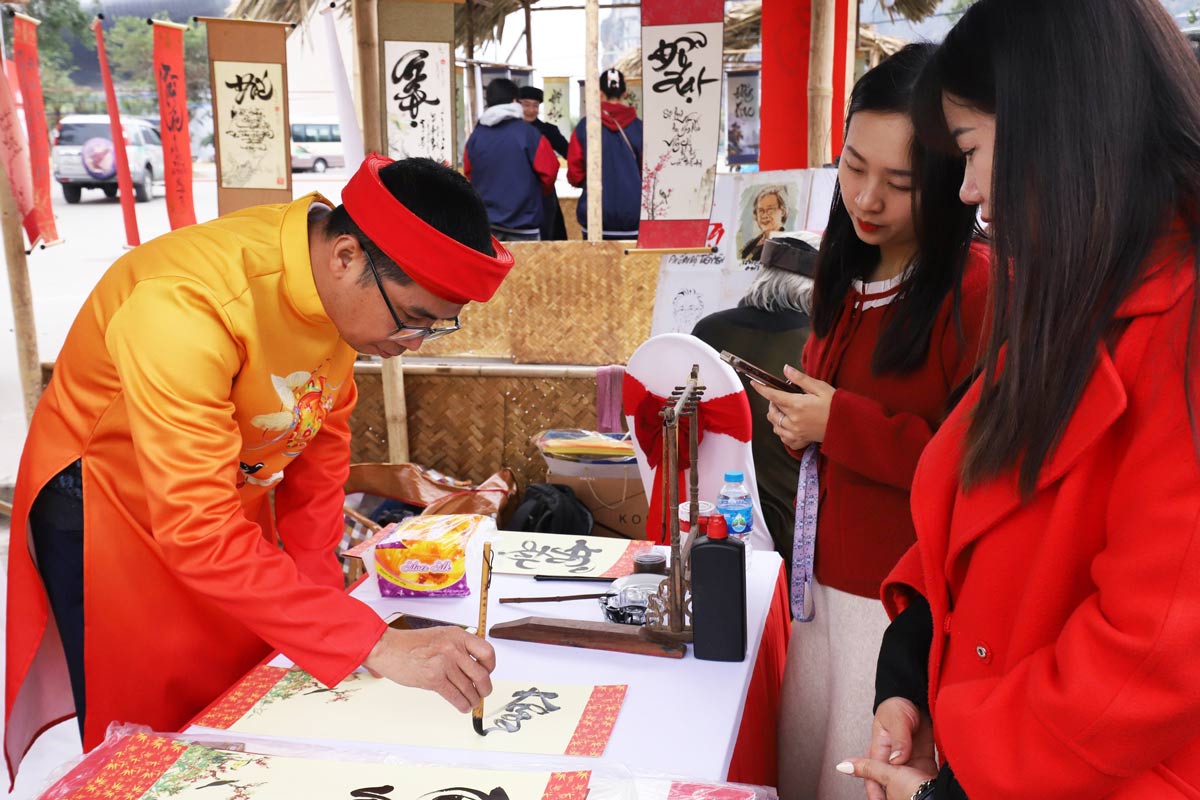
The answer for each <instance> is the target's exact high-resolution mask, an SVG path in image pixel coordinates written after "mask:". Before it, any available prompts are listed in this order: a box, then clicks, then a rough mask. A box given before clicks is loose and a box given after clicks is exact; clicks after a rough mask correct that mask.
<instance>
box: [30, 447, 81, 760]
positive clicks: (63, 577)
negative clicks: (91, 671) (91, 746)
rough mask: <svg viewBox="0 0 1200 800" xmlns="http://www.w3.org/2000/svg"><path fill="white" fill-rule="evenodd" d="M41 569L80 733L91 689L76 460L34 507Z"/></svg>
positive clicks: (34, 534) (32, 518)
mask: <svg viewBox="0 0 1200 800" xmlns="http://www.w3.org/2000/svg"><path fill="white" fill-rule="evenodd" d="M29 530H30V531H31V533H32V538H33V547H34V552H35V553H36V555H37V564H38V572H40V573H41V576H42V582H43V583H44V584H46V593H47V594H48V595H49V596H50V609H51V611H53V613H54V621H55V622H56V623H57V624H58V635H59V637H61V639H62V645H63V652H64V653H65V654H66V657H67V671H68V672H69V673H70V676H71V694H72V695H74V697H75V712H76V714H77V721H78V723H79V735H80V736H81V737H82V736H83V719H84V714H85V711H86V702H85V701H86V695H85V691H84V687H85V684H84V679H83V479H82V474H81V469H80V464H79V462H78V461H76V462H75V463H74V464H72V465H71V466H69V467H67V468H66V469H65V470H63V471H62V472H60V473H59V474H58V475H56V476H55V477H54V478H52V479H51V480H50V482H49V483H47V484H46V486H45V487H44V488H43V489H42V491H41V492H39V493H38V496H37V499H36V500H34V502H33V507H32V508H31V509H30V510H29Z"/></svg>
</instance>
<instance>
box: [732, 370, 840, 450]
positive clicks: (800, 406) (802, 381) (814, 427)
mask: <svg viewBox="0 0 1200 800" xmlns="http://www.w3.org/2000/svg"><path fill="white" fill-rule="evenodd" d="M783 373H784V375H786V376H787V379H788V380H789V381H791V382H792V383H794V384H795V385H796V386H797V387H799V388H800V389H802V390H803V394H801V393H800V392H783V391H780V390H779V389H772V388H770V387H768V386H763V385H762V384H759V383H752V384H750V385H751V386H753V387H754V391H756V392H758V393H759V394H760V395H762V396H763V397H765V398H767V400H768V401H770V403H771V405H770V407H769V408H768V409H767V422H770V423H771V426H772V429H773V430H774V431H775V435H776V436H778V437H779V440H780V441H781V442H783V443H784V444H785V445H787V446H788V447H790V448H791V449H792V450H803V449H804V448H806V447H808V446H809V445H810V444H812V443H813V442H823V441H825V429H826V427H828V425H829V406H830V404H831V403H832V401H833V393H834V392H835V391H836V390H835V389H834V388H833V387H832V386H830V385H829V384H828V383H825V381H819V380H817V379H816V378H810V377H809V376H808V375H805V374H804V373H803V372H801V371H800V370H798V369H793V368H792V367H789V366H785V367H784V368H783Z"/></svg>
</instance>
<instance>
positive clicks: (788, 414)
mask: <svg viewBox="0 0 1200 800" xmlns="http://www.w3.org/2000/svg"><path fill="white" fill-rule="evenodd" d="M932 50H933V47H932V45H910V46H909V47H906V48H904V49H903V50H901V51H900V52H899V53H897V54H895V55H893V56H892V57H890V58H889V59H887V60H886V61H884V62H883V63H882V64H880V65H879V66H878V67H876V68H875V69H874V70H872V71H871V72H869V73H867V74H866V75H865V76H863V78H862V79H861V80H860V81H859V82H858V84H857V85H856V86H855V87H854V90H853V92H852V94H851V98H850V108H849V120H848V124H847V127H846V139H845V143H846V144H845V152H844V153H843V154H842V158H841V163H840V164H839V167H838V189H837V191H836V192H835V194H834V201H833V206H832V210H831V212H830V220H829V225H828V227H827V229H826V231H825V236H824V239H823V241H822V244H821V250H820V253H819V255H818V257H817V267H816V286H815V292H814V298H813V313H812V328H813V334H812V336H811V337H810V338H809V340H808V343H807V345H806V346H805V350H804V357H803V364H804V370H805V374H801V373H800V372H799V371H797V370H795V369H792V368H790V367H788V368H786V369H785V372H786V374H787V377H788V378H789V379H790V380H791V381H792V382H793V383H796V384H797V385H798V386H799V387H800V388H801V389H802V390H803V392H804V394H789V393H786V392H777V391H771V390H761V391H760V394H762V395H764V396H765V397H766V398H767V399H768V400H770V401H771V404H770V406H769V407H768V413H767V420H768V422H769V423H771V424H772V425H773V426H774V431H775V434H776V435H777V436H779V438H780V439H781V440H782V441H783V443H784V444H785V445H786V446H788V447H789V448H791V449H792V451H793V454H794V455H795V456H796V457H797V458H801V470H800V475H801V481H800V482H801V485H805V482H806V480H811V481H812V482H813V483H815V484H818V485H819V487H820V488H819V503H818V502H817V497H816V493H815V491H814V492H813V493H812V494H811V495H810V496H809V500H810V502H811V505H808V506H806V505H805V504H800V505H799V507H798V509H797V511H798V514H799V517H800V523H798V525H797V528H796V531H797V536H796V540H795V542H794V544H793V559H792V560H793V566H792V585H793V596H792V605H793V610H794V612H795V614H796V616H797V620H798V621H797V622H796V623H795V624H794V625H793V631H792V638H791V643H790V645H789V649H788V663H787V668H786V672H785V678H784V693H783V699H782V710H781V713H780V735H779V747H780V752H779V764H780V782H779V788H780V796H781V797H786V798H800V797H803V798H817V799H818V800H830V799H833V798H836V799H837V800H842V798H845V799H846V800H849V799H850V798H858V797H861V794H862V789H861V787H859V786H855V785H853V784H850V783H849V782H848V781H846V780H845V779H844V778H842V777H841V776H839V775H838V774H837V773H836V772H835V771H834V769H833V767H834V765H835V764H836V763H838V761H840V760H841V759H842V758H844V757H845V754H846V753H847V752H865V751H866V747H867V743H868V739H867V731H866V730H865V727H866V723H867V720H868V719H869V713H870V702H871V698H872V697H873V695H874V683H873V679H874V672H873V668H874V654H875V653H876V652H878V649H879V642H880V640H881V638H882V636H883V631H884V629H885V628H886V627H887V624H888V618H887V614H886V613H885V612H884V609H883V606H882V605H881V604H880V602H879V586H880V584H881V583H882V582H883V579H884V577H885V576H886V575H887V574H888V572H889V571H890V570H891V568H892V567H893V566H895V564H896V562H897V561H898V560H899V559H900V557H901V556H902V555H903V554H904V552H905V550H907V549H908V548H909V547H910V546H911V545H912V543H913V541H914V540H915V538H916V534H915V533H914V531H913V528H912V521H911V519H910V517H909V512H908V500H909V489H910V486H911V482H912V476H913V471H914V469H915V468H916V464H917V460H918V458H920V455H921V451H922V450H923V449H924V447H925V445H926V444H927V443H928V441H929V439H930V437H931V436H932V435H933V432H934V431H935V430H936V429H937V427H938V425H939V424H940V423H941V420H942V418H943V416H944V415H945V413H946V409H947V405H948V399H949V398H950V397H951V394H952V392H953V391H954V389H955V388H956V387H957V386H958V385H960V384H962V383H963V382H965V381H966V380H967V379H968V378H969V377H970V376H971V374H972V372H973V370H974V368H975V363H976V355H977V352H978V350H979V332H980V330H981V329H982V327H983V322H982V318H983V312H984V307H985V304H986V303H985V301H986V294H987V269H986V260H987V255H986V250H985V249H984V248H975V249H972V248H970V247H969V246H968V245H969V241H970V236H971V233H972V231H973V230H974V227H975V214H974V212H973V211H972V210H971V209H968V208H966V207H965V206H963V205H962V204H960V203H959V202H958V197H957V189H958V185H959V182H960V181H961V178H962V165H961V164H960V163H958V161H957V160H956V159H954V158H951V157H947V156H940V155H936V154H933V153H926V152H924V151H921V150H920V149H918V150H917V152H916V154H915V157H914V156H913V148H912V140H913V131H912V123H911V122H910V118H909V112H908V109H909V101H910V97H911V93H912V90H913V87H914V85H915V83H916V79H917V77H918V75H919V74H920V71H921V68H922V67H923V66H924V64H925V63H926V61H927V60H928V58H929V56H930V54H931V52H932ZM835 387H836V388H835ZM755 389H761V387H759V386H755ZM810 446H811V447H812V449H811V450H808V448H810ZM802 451H807V452H804V454H803V455H802ZM798 503H799V501H798ZM814 524H815V530H816V536H815V545H814V544H813V540H812V538H811V534H812V530H813V526H814ZM814 558H815V580H812V579H813V578H814V573H813V562H814ZM806 608H808V609H811V610H812V611H813V615H812V617H811V620H812V621H801V620H803V619H804V617H805V616H807V614H806V611H805V609H806Z"/></svg>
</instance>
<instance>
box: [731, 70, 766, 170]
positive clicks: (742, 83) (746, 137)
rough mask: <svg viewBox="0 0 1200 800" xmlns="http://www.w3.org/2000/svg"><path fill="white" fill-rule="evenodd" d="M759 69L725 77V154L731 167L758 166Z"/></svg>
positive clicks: (738, 72)
mask: <svg viewBox="0 0 1200 800" xmlns="http://www.w3.org/2000/svg"><path fill="white" fill-rule="evenodd" d="M760 75H761V73H760V72H759V71H758V70H756V69H743V70H734V71H731V72H727V73H726V74H725V120H726V125H727V129H726V136H725V153H726V156H727V157H728V159H729V163H730V164H757V163H758V104H759V100H758V84H759V76H760Z"/></svg>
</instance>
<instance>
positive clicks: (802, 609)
mask: <svg viewBox="0 0 1200 800" xmlns="http://www.w3.org/2000/svg"><path fill="white" fill-rule="evenodd" d="M817 452H818V451H817V445H815V444H810V445H809V446H808V447H807V448H805V450H804V455H802V456H801V457H800V482H799V485H798V486H797V487H796V529H795V536H794V537H793V538H792V618H793V619H795V620H796V621H797V622H812V618H813V615H814V613H815V611H816V610H815V609H814V608H813V601H812V581H813V556H814V555H815V554H816V550H817V506H818V503H819V500H820V497H819V494H820V491H819V489H820V487H819V485H818V480H817Z"/></svg>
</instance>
